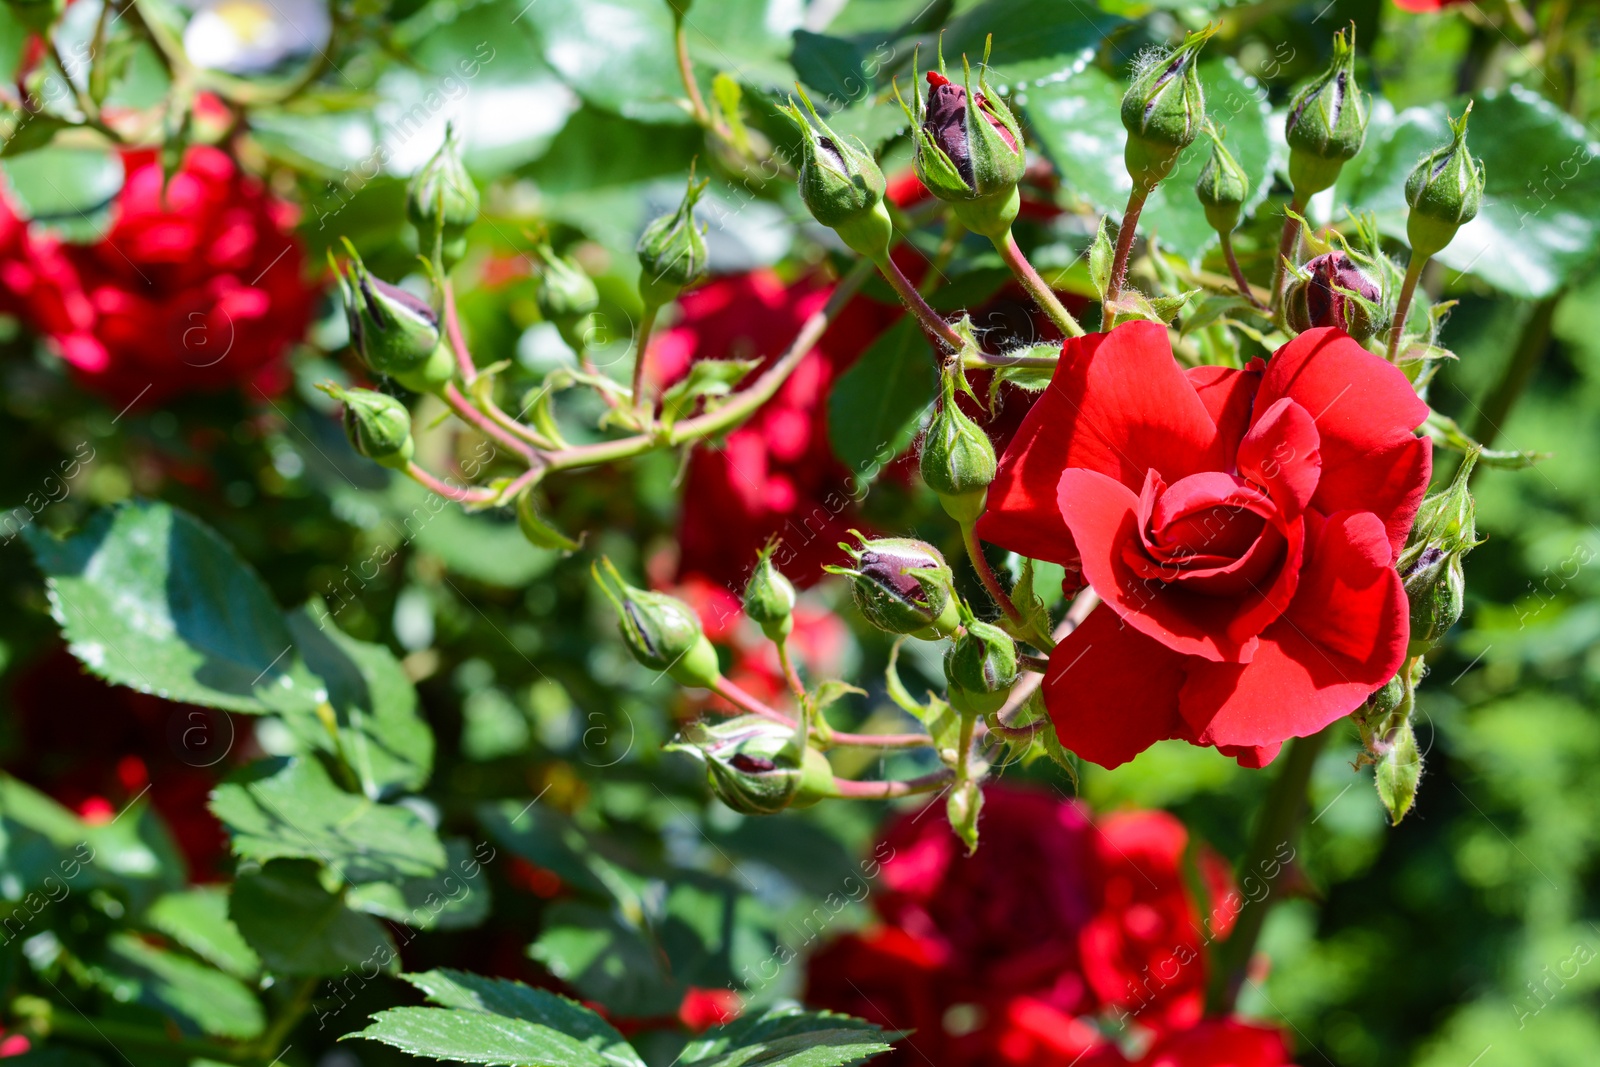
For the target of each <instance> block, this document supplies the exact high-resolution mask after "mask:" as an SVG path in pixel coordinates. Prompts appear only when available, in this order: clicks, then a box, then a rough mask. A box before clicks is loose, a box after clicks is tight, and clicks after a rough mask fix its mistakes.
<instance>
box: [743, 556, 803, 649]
mask: <svg viewBox="0 0 1600 1067" xmlns="http://www.w3.org/2000/svg"><path fill="white" fill-rule="evenodd" d="M777 547H778V543H777V541H776V540H774V541H769V542H767V546H766V547H765V548H763V549H762V550H761V555H760V556H759V557H758V558H757V559H756V569H755V571H754V572H752V573H751V575H750V581H749V582H748V583H746V584H745V587H744V613H745V614H746V615H748V616H749V617H750V619H751V620H752V621H753V622H755V623H756V624H757V625H758V626H760V627H761V632H762V633H764V634H766V635H767V639H768V640H771V641H780V640H782V639H783V638H785V637H787V636H789V631H790V630H792V629H794V584H793V583H792V582H790V581H789V579H787V578H785V577H784V576H783V574H782V572H780V571H779V570H778V568H777V566H776V565H775V564H774V563H773V562H772V553H773V550H774V549H776V548H777Z"/></svg>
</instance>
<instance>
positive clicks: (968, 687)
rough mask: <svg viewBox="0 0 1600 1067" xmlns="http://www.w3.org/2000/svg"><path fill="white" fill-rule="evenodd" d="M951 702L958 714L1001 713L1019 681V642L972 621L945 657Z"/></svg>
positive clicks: (1002, 632) (985, 623)
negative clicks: (1002, 707)
mask: <svg viewBox="0 0 1600 1067" xmlns="http://www.w3.org/2000/svg"><path fill="white" fill-rule="evenodd" d="M944 678H945V681H946V682H947V683H948V684H949V687H950V703H951V704H952V705H953V706H954V707H955V708H956V710H958V711H964V712H969V713H973V714H978V715H987V714H989V713H990V712H994V711H999V710H1000V707H1001V706H1002V705H1003V704H1005V702H1006V694H1007V693H1009V692H1010V691H1011V687H1012V686H1013V685H1015V684H1016V681H1017V643H1016V642H1015V641H1013V640H1012V639H1011V635H1010V634H1008V633H1006V632H1005V631H1004V630H1002V629H1000V627H998V626H995V625H993V624H991V623H987V622H978V621H977V620H975V619H973V620H969V621H968V622H967V624H966V629H965V632H963V633H961V634H958V635H957V636H956V638H955V640H954V641H952V642H951V643H950V647H949V648H948V649H946V650H945V654H944Z"/></svg>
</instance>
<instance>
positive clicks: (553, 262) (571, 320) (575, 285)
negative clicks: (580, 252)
mask: <svg viewBox="0 0 1600 1067" xmlns="http://www.w3.org/2000/svg"><path fill="white" fill-rule="evenodd" d="M534 251H535V252H536V253H537V254H538V256H539V259H540V260H542V261H543V263H544V269H543V270H542V271H540V272H539V284H538V285H537V286H536V287H535V288H534V290H533V299H534V303H535V304H537V305H538V308H539V314H540V316H541V317H543V318H544V320H545V321H546V322H548V323H551V324H552V325H554V326H555V328H556V330H557V331H558V332H559V333H560V334H561V339H562V340H563V341H565V342H567V345H568V347H570V348H571V349H572V350H573V351H579V350H580V349H581V347H582V345H583V337H582V333H581V331H580V325H581V324H582V323H583V322H584V320H585V319H587V318H588V317H589V316H590V315H592V314H594V312H595V310H596V309H598V308H599V307H600V290H598V289H596V288H595V284H594V279H592V278H590V277H589V275H588V274H586V273H584V270H583V268H582V267H580V266H578V264H577V262H576V261H575V260H573V259H572V258H571V257H570V256H558V255H556V253H555V251H554V249H552V248H551V247H550V246H549V245H547V244H540V245H539V246H538V247H537V248H536V249H535V250H534Z"/></svg>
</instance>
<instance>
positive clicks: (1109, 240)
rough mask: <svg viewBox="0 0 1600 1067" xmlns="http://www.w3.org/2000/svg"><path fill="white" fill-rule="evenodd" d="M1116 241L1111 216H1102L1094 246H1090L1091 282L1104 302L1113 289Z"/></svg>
mask: <svg viewBox="0 0 1600 1067" xmlns="http://www.w3.org/2000/svg"><path fill="white" fill-rule="evenodd" d="M1116 253H1117V249H1116V239H1115V237H1114V236H1113V231H1112V228H1111V216H1110V215H1102V216H1100V228H1099V229H1098V230H1096V231H1095V235H1094V244H1092V245H1090V246H1089V280H1090V281H1091V282H1093V283H1094V291H1095V292H1096V293H1098V294H1099V295H1100V299H1102V300H1104V299H1105V296H1106V290H1107V289H1109V288H1111V268H1112V267H1113V266H1114V265H1115V261H1116Z"/></svg>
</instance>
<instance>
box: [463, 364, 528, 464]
mask: <svg viewBox="0 0 1600 1067" xmlns="http://www.w3.org/2000/svg"><path fill="white" fill-rule="evenodd" d="M442 395H443V397H444V402H445V403H446V404H448V405H450V410H451V411H453V412H455V413H456V415H457V417H459V418H460V419H461V421H462V422H465V423H467V424H468V425H470V426H472V427H473V428H474V429H476V430H478V431H479V432H480V433H482V434H483V435H484V436H485V437H491V438H493V439H494V440H496V441H499V442H500V443H501V444H503V445H505V446H506V447H507V448H509V449H511V451H513V452H515V453H516V454H517V455H519V456H521V457H522V459H523V461H524V462H526V463H528V464H529V465H530V466H531V465H532V464H534V463H537V462H538V461H539V453H538V452H537V451H536V450H535V449H534V448H533V446H531V445H530V444H529V443H528V442H526V441H523V440H521V439H520V438H519V437H517V436H516V435H514V434H512V433H509V432H507V431H506V430H505V429H503V428H501V427H500V426H499V425H497V424H496V423H495V422H494V420H493V419H491V418H489V417H488V416H487V415H485V414H484V413H483V412H481V411H479V410H478V409H477V408H476V407H475V406H474V405H473V403H472V401H471V400H469V399H467V396H466V394H465V393H463V392H462V391H461V390H460V388H459V387H457V385H456V383H455V382H449V383H448V384H446V385H445V387H444V393H443V394H442Z"/></svg>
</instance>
